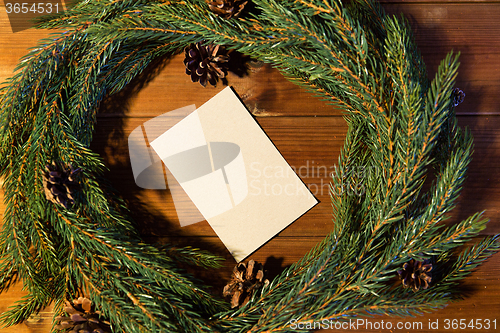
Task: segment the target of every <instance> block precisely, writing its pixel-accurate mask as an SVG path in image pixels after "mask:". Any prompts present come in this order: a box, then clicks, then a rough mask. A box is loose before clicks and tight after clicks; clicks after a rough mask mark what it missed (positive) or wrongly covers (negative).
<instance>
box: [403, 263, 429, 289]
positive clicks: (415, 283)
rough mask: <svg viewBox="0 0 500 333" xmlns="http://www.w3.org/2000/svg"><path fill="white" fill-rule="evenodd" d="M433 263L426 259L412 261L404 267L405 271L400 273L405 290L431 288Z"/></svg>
mask: <svg viewBox="0 0 500 333" xmlns="http://www.w3.org/2000/svg"><path fill="white" fill-rule="evenodd" d="M431 271H432V263H431V262H430V260H428V259H426V260H424V261H417V260H415V259H411V260H410V261H409V262H407V263H405V264H404V265H403V269H402V270H399V271H398V274H399V277H400V278H401V281H402V283H403V286H404V287H405V288H408V287H410V288H412V289H413V291H417V290H419V289H420V288H422V289H427V288H429V283H430V282H431V281H432V273H431Z"/></svg>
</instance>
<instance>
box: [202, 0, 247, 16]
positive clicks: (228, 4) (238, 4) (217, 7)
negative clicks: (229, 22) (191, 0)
mask: <svg viewBox="0 0 500 333" xmlns="http://www.w3.org/2000/svg"><path fill="white" fill-rule="evenodd" d="M207 3H208V6H209V7H210V10H211V11H212V12H213V13H215V14H217V15H218V16H220V17H223V18H225V19H230V18H231V17H238V16H239V15H240V14H241V11H242V10H243V8H244V7H245V5H246V4H247V3H248V0H215V1H212V0H207Z"/></svg>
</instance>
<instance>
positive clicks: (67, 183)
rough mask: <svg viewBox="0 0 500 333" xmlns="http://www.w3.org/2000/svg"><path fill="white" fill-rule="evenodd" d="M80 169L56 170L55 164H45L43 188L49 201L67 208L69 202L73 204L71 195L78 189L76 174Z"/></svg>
mask: <svg viewBox="0 0 500 333" xmlns="http://www.w3.org/2000/svg"><path fill="white" fill-rule="evenodd" d="M80 171H81V169H73V167H71V166H70V168H69V170H66V169H62V170H58V168H57V167H56V165H55V164H52V165H47V166H45V173H44V177H43V188H44V191H45V197H46V198H47V200H49V201H50V202H53V203H55V204H58V205H61V206H63V207H64V208H68V205H69V204H74V203H75V200H74V197H73V195H74V194H75V192H76V191H77V190H78V188H79V186H78V182H77V181H76V176H77V175H78V173H79V172H80Z"/></svg>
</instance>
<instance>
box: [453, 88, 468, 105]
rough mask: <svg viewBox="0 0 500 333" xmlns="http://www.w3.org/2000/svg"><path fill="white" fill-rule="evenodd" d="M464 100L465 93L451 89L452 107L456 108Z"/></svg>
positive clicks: (457, 89)
mask: <svg viewBox="0 0 500 333" xmlns="http://www.w3.org/2000/svg"><path fill="white" fill-rule="evenodd" d="M464 99H465V93H464V92H463V91H462V90H460V89H459V88H455V89H453V105H454V106H457V105H458V104H460V103H462V102H463V101H464Z"/></svg>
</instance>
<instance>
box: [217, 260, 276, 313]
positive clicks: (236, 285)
mask: <svg viewBox="0 0 500 333" xmlns="http://www.w3.org/2000/svg"><path fill="white" fill-rule="evenodd" d="M268 284H269V280H267V279H265V280H264V267H263V266H262V264H259V263H256V262H255V261H253V260H250V261H249V262H248V264H246V265H245V264H244V263H239V264H238V265H236V266H235V267H234V269H233V274H232V276H231V281H230V282H229V283H228V284H227V285H226V286H225V287H224V291H223V295H224V297H227V296H231V308H235V307H237V306H239V307H242V306H243V305H245V304H247V303H248V301H249V300H250V298H251V297H252V295H253V293H254V292H255V291H256V290H257V289H259V288H261V287H262V286H265V285H266V286H267V285H268Z"/></svg>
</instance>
